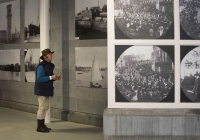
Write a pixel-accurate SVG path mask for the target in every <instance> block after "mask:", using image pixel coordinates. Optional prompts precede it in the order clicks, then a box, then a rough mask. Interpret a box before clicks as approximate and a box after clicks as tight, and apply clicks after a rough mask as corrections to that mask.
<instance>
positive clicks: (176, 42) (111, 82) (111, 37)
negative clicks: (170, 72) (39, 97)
mask: <svg viewBox="0 0 200 140" xmlns="http://www.w3.org/2000/svg"><path fill="white" fill-rule="evenodd" d="M107 8H108V9H110V10H109V11H108V23H107V24H108V46H109V47H108V56H109V58H108V75H109V76H108V108H199V103H181V102H180V46H182V45H188V46H192V45H196V46H200V40H180V17H179V0H174V33H175V35H174V39H165V40H160V39H159V40H147V39H144V40H141V39H137V40H136V39H134V40H133V39H117V40H116V39H115V24H114V0H109V1H107ZM115 45H170V46H171V45H172V46H174V53H175V54H174V62H175V74H174V76H175V87H174V89H175V91H174V94H175V95H174V96H175V100H174V102H173V103H171V102H170V103H166V102H165V103H163V102H162V103H161V102H159V103H141V102H136V103H135V102H115Z"/></svg>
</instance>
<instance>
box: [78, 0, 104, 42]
mask: <svg viewBox="0 0 200 140" xmlns="http://www.w3.org/2000/svg"><path fill="white" fill-rule="evenodd" d="M75 14H76V15H75V28H76V31H75V36H76V39H80V40H84V39H107V0H75Z"/></svg>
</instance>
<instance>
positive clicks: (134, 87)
mask: <svg viewBox="0 0 200 140" xmlns="http://www.w3.org/2000/svg"><path fill="white" fill-rule="evenodd" d="M148 71H150V72H149V73H151V75H143V73H142V72H141V71H139V70H137V69H134V68H127V67H116V75H115V80H116V81H115V83H116V86H117V88H118V90H119V92H120V93H121V94H122V95H123V96H124V97H125V98H126V99H127V100H128V101H130V102H160V101H162V100H163V99H165V98H166V97H167V96H168V94H169V93H170V91H171V89H172V87H173V85H174V80H173V78H172V76H171V75H170V74H161V73H160V72H158V71H153V70H152V69H148Z"/></svg>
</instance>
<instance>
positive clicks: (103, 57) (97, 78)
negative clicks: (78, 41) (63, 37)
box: [75, 47, 107, 88]
mask: <svg viewBox="0 0 200 140" xmlns="http://www.w3.org/2000/svg"><path fill="white" fill-rule="evenodd" d="M75 51H76V52H75V53H76V86H81V87H90V88H107V48H106V47H76V49H75Z"/></svg>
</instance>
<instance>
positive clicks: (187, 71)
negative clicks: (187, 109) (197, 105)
mask: <svg viewBox="0 0 200 140" xmlns="http://www.w3.org/2000/svg"><path fill="white" fill-rule="evenodd" d="M180 71H181V74H180V78H181V79H180V82H181V84H180V85H181V102H200V46H181V70H180Z"/></svg>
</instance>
